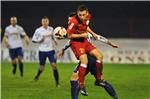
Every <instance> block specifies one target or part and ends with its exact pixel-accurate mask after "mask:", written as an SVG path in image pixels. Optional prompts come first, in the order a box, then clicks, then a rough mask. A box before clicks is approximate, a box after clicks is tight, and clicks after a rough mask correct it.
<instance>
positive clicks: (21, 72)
mask: <svg viewBox="0 0 150 99" xmlns="http://www.w3.org/2000/svg"><path fill="white" fill-rule="evenodd" d="M19 69H20V75H21V77H23V71H24V70H23V69H24V68H23V63H22V61H19Z"/></svg>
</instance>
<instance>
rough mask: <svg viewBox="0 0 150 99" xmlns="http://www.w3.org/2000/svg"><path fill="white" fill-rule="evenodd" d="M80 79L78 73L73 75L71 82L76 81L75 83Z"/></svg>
mask: <svg viewBox="0 0 150 99" xmlns="http://www.w3.org/2000/svg"><path fill="white" fill-rule="evenodd" d="M78 79H79V76H78V73H73V74H72V76H71V78H70V80H74V81H76V80H78Z"/></svg>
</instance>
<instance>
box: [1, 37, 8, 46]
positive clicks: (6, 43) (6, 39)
mask: <svg viewBox="0 0 150 99" xmlns="http://www.w3.org/2000/svg"><path fill="white" fill-rule="evenodd" d="M2 44H3V45H4V46H5V47H7V48H9V44H8V36H4V37H3V41H2Z"/></svg>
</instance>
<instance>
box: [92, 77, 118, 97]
mask: <svg viewBox="0 0 150 99" xmlns="http://www.w3.org/2000/svg"><path fill="white" fill-rule="evenodd" d="M95 85H96V86H101V87H103V88H104V89H105V90H106V92H107V93H108V94H109V95H110V96H111V97H113V99H118V95H117V93H116V91H115V89H114V88H113V87H112V85H111V84H110V83H108V82H107V81H105V80H101V81H100V83H97V84H96V82H95Z"/></svg>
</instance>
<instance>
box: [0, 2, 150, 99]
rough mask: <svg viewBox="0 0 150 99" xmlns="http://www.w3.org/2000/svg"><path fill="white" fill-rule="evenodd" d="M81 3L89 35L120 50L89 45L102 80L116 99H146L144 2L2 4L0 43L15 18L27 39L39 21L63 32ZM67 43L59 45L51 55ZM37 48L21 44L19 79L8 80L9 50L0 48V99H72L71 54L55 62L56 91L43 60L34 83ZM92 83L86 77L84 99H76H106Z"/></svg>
mask: <svg viewBox="0 0 150 99" xmlns="http://www.w3.org/2000/svg"><path fill="white" fill-rule="evenodd" d="M81 4H84V5H86V6H87V7H88V8H89V11H90V13H91V14H92V20H91V22H90V26H91V28H92V29H93V31H95V32H96V33H97V34H100V35H102V36H104V37H106V38H108V39H109V40H111V41H113V42H115V43H117V44H119V46H120V48H118V49H114V48H112V47H111V46H109V45H107V44H105V43H102V42H100V41H92V43H93V44H94V45H95V46H96V47H97V48H99V49H100V51H101V52H102V53H103V55H104V68H103V74H104V78H105V80H107V81H110V83H111V84H112V85H113V87H114V88H115V89H116V91H117V93H118V96H119V99H150V2H149V1H1V38H3V35H4V31H5V27H6V26H8V25H9V19H10V17H11V16H16V17H17V18H18V24H19V25H21V26H22V27H23V28H24V30H25V31H26V33H27V35H28V36H29V37H30V38H32V36H33V33H34V31H35V29H36V28H38V27H40V26H41V18H42V17H43V16H48V17H49V18H50V21H51V23H50V25H51V26H52V27H54V28H55V27H57V26H64V27H65V28H67V24H68V20H67V19H68V18H67V16H68V14H69V13H70V12H73V11H76V8H77V6H79V5H81ZM1 40H2V39H1ZM67 41H68V39H62V40H58V45H57V46H55V48H56V52H57V51H59V50H60V49H61V48H62V47H63V46H64V44H65V43H66V42H67ZM0 44H1V43H0ZM38 45H39V44H34V43H32V42H31V41H30V44H29V46H26V45H25V44H24V47H23V49H24V68H25V69H24V70H25V75H24V77H23V78H20V74H19V67H17V68H18V69H17V72H16V75H12V71H11V70H12V66H11V62H10V57H9V53H8V49H7V48H5V47H4V46H3V45H2V48H1V51H0V56H1V57H0V58H1V59H0V60H1V64H0V65H1V66H0V71H1V73H0V79H1V78H2V80H1V81H0V87H1V93H0V96H1V97H0V99H31V97H32V99H71V96H70V81H69V80H70V76H71V74H72V71H73V69H74V67H75V66H76V65H77V62H78V60H77V59H76V58H75V56H74V54H73V52H72V50H71V49H68V50H66V52H65V54H64V56H63V57H62V58H61V59H59V60H58V62H59V63H58V64H57V65H58V66H57V67H58V69H59V73H60V82H61V87H60V88H56V87H55V83H54V80H53V76H52V73H53V72H52V70H51V68H50V64H49V62H48V60H47V62H48V63H47V64H46V68H45V70H44V72H43V74H42V75H41V77H40V79H39V81H38V82H35V81H34V76H35V74H36V72H37V70H38V68H39V62H38ZM1 67H2V68H1ZM94 81H95V79H94V78H93V77H92V76H91V75H87V77H86V87H87V90H88V92H89V96H88V97H83V96H82V95H79V99H111V97H110V96H109V95H108V94H107V93H106V92H105V91H104V89H103V88H99V87H95V86H94ZM143 89H144V90H143Z"/></svg>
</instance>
